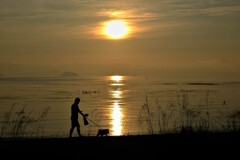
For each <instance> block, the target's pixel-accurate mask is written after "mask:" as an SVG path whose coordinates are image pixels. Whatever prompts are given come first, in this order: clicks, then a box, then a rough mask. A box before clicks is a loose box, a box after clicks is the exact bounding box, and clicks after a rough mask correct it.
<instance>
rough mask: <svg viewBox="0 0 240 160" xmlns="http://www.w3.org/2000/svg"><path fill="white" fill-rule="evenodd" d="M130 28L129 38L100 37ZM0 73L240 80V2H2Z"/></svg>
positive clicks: (172, 0)
mask: <svg viewBox="0 0 240 160" xmlns="http://www.w3.org/2000/svg"><path fill="white" fill-rule="evenodd" d="M112 20H121V21H123V22H124V23H126V25H127V27H128V31H129V32H128V33H127V35H126V36H125V37H124V38H120V39H111V38H109V36H107V35H105V34H104V33H103V30H104V27H105V28H106V26H105V24H106V23H107V22H109V21H112ZM0 66H1V68H0V75H4V76H14V75H18V76H21V75H22V76H24V75H34V76H35V75H56V74H59V73H61V72H64V71H73V72H77V73H79V74H81V73H84V74H86V73H89V74H131V75H135V74H136V75H147V74H159V75H185V76H197V75H198V76H205V77H207V76H221V77H225V78H226V77H232V78H235V79H238V80H240V70H239V68H240V1H239V0H201V1H200V0H131V1H129V0H114V1H113V0H0Z"/></svg>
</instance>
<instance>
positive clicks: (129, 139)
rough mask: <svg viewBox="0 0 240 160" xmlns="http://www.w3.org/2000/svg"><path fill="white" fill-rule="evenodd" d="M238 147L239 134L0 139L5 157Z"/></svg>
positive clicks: (211, 151) (218, 151) (222, 151)
mask: <svg viewBox="0 0 240 160" xmlns="http://www.w3.org/2000/svg"><path fill="white" fill-rule="evenodd" d="M239 145H240V132H226V133H184V134H183V133H181V134H180V133H177V134H161V135H133V136H131V135H129V136H104V137H95V136H94V137H92V136H89V137H80V138H79V137H72V138H27V139H0V151H1V152H2V153H3V154H5V155H8V156H15V155H22V156H24V155H25V156H27V155H32V154H33V155H38V156H47V155H50V156H54V157H69V156H70V157H71V156H80V155H82V156H84V155H85V156H88V157H98V156H99V155H106V156H107V155H112V154H113V155H116V156H118V155H119V156H126V155H131V156H136V157H142V156H148V157H156V158H157V157H158V156H159V158H161V156H163V155H165V156H166V155H169V156H173V154H172V153H174V154H179V155H182V154H184V155H187V154H197V155H199V156H203V155H215V156H220V155H225V156H227V155H229V156H233V155H237V154H238V146H239ZM182 156H183V155H182Z"/></svg>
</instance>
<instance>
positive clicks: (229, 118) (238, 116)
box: [138, 90, 240, 134]
mask: <svg viewBox="0 0 240 160" xmlns="http://www.w3.org/2000/svg"><path fill="white" fill-rule="evenodd" d="M204 93H205V96H204V97H205V98H204V100H203V103H199V104H197V105H193V104H191V103H190V99H189V98H190V97H189V91H187V90H180V91H179V92H178V93H177V95H176V96H175V97H171V98H170V99H169V101H168V102H167V103H166V104H165V106H164V105H161V103H160V102H161V101H159V100H158V99H157V98H156V103H155V104H154V105H151V104H152V103H150V102H149V99H148V97H147V95H146V98H145V102H144V103H143V105H142V108H141V110H140V114H139V116H138V122H139V124H140V127H142V128H146V130H147V134H161V133H193V132H195V133H202V132H232V131H234V132H235V131H240V111H239V110H232V111H229V110H228V108H227V109H226V110H224V112H222V113H219V114H218V117H219V118H218V121H217V120H216V119H214V118H212V117H211V115H210V112H209V108H210V107H211V106H209V91H206V92H204ZM224 105H226V102H225V101H224ZM224 108H226V106H224Z"/></svg>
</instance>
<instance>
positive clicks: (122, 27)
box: [104, 20, 129, 39]
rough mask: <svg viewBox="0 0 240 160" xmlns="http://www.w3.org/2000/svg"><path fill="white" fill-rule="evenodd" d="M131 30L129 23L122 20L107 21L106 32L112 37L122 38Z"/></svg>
mask: <svg viewBox="0 0 240 160" xmlns="http://www.w3.org/2000/svg"><path fill="white" fill-rule="evenodd" d="M128 32H129V27H128V26H127V23H126V22H124V21H122V20H113V21H109V22H106V23H105V27H104V34H105V35H106V36H107V37H108V38H110V39H121V38H124V37H126V35H127V34H128Z"/></svg>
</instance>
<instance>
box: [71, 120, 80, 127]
mask: <svg viewBox="0 0 240 160" xmlns="http://www.w3.org/2000/svg"><path fill="white" fill-rule="evenodd" d="M79 126H80V125H79V122H78V120H72V127H79Z"/></svg>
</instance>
